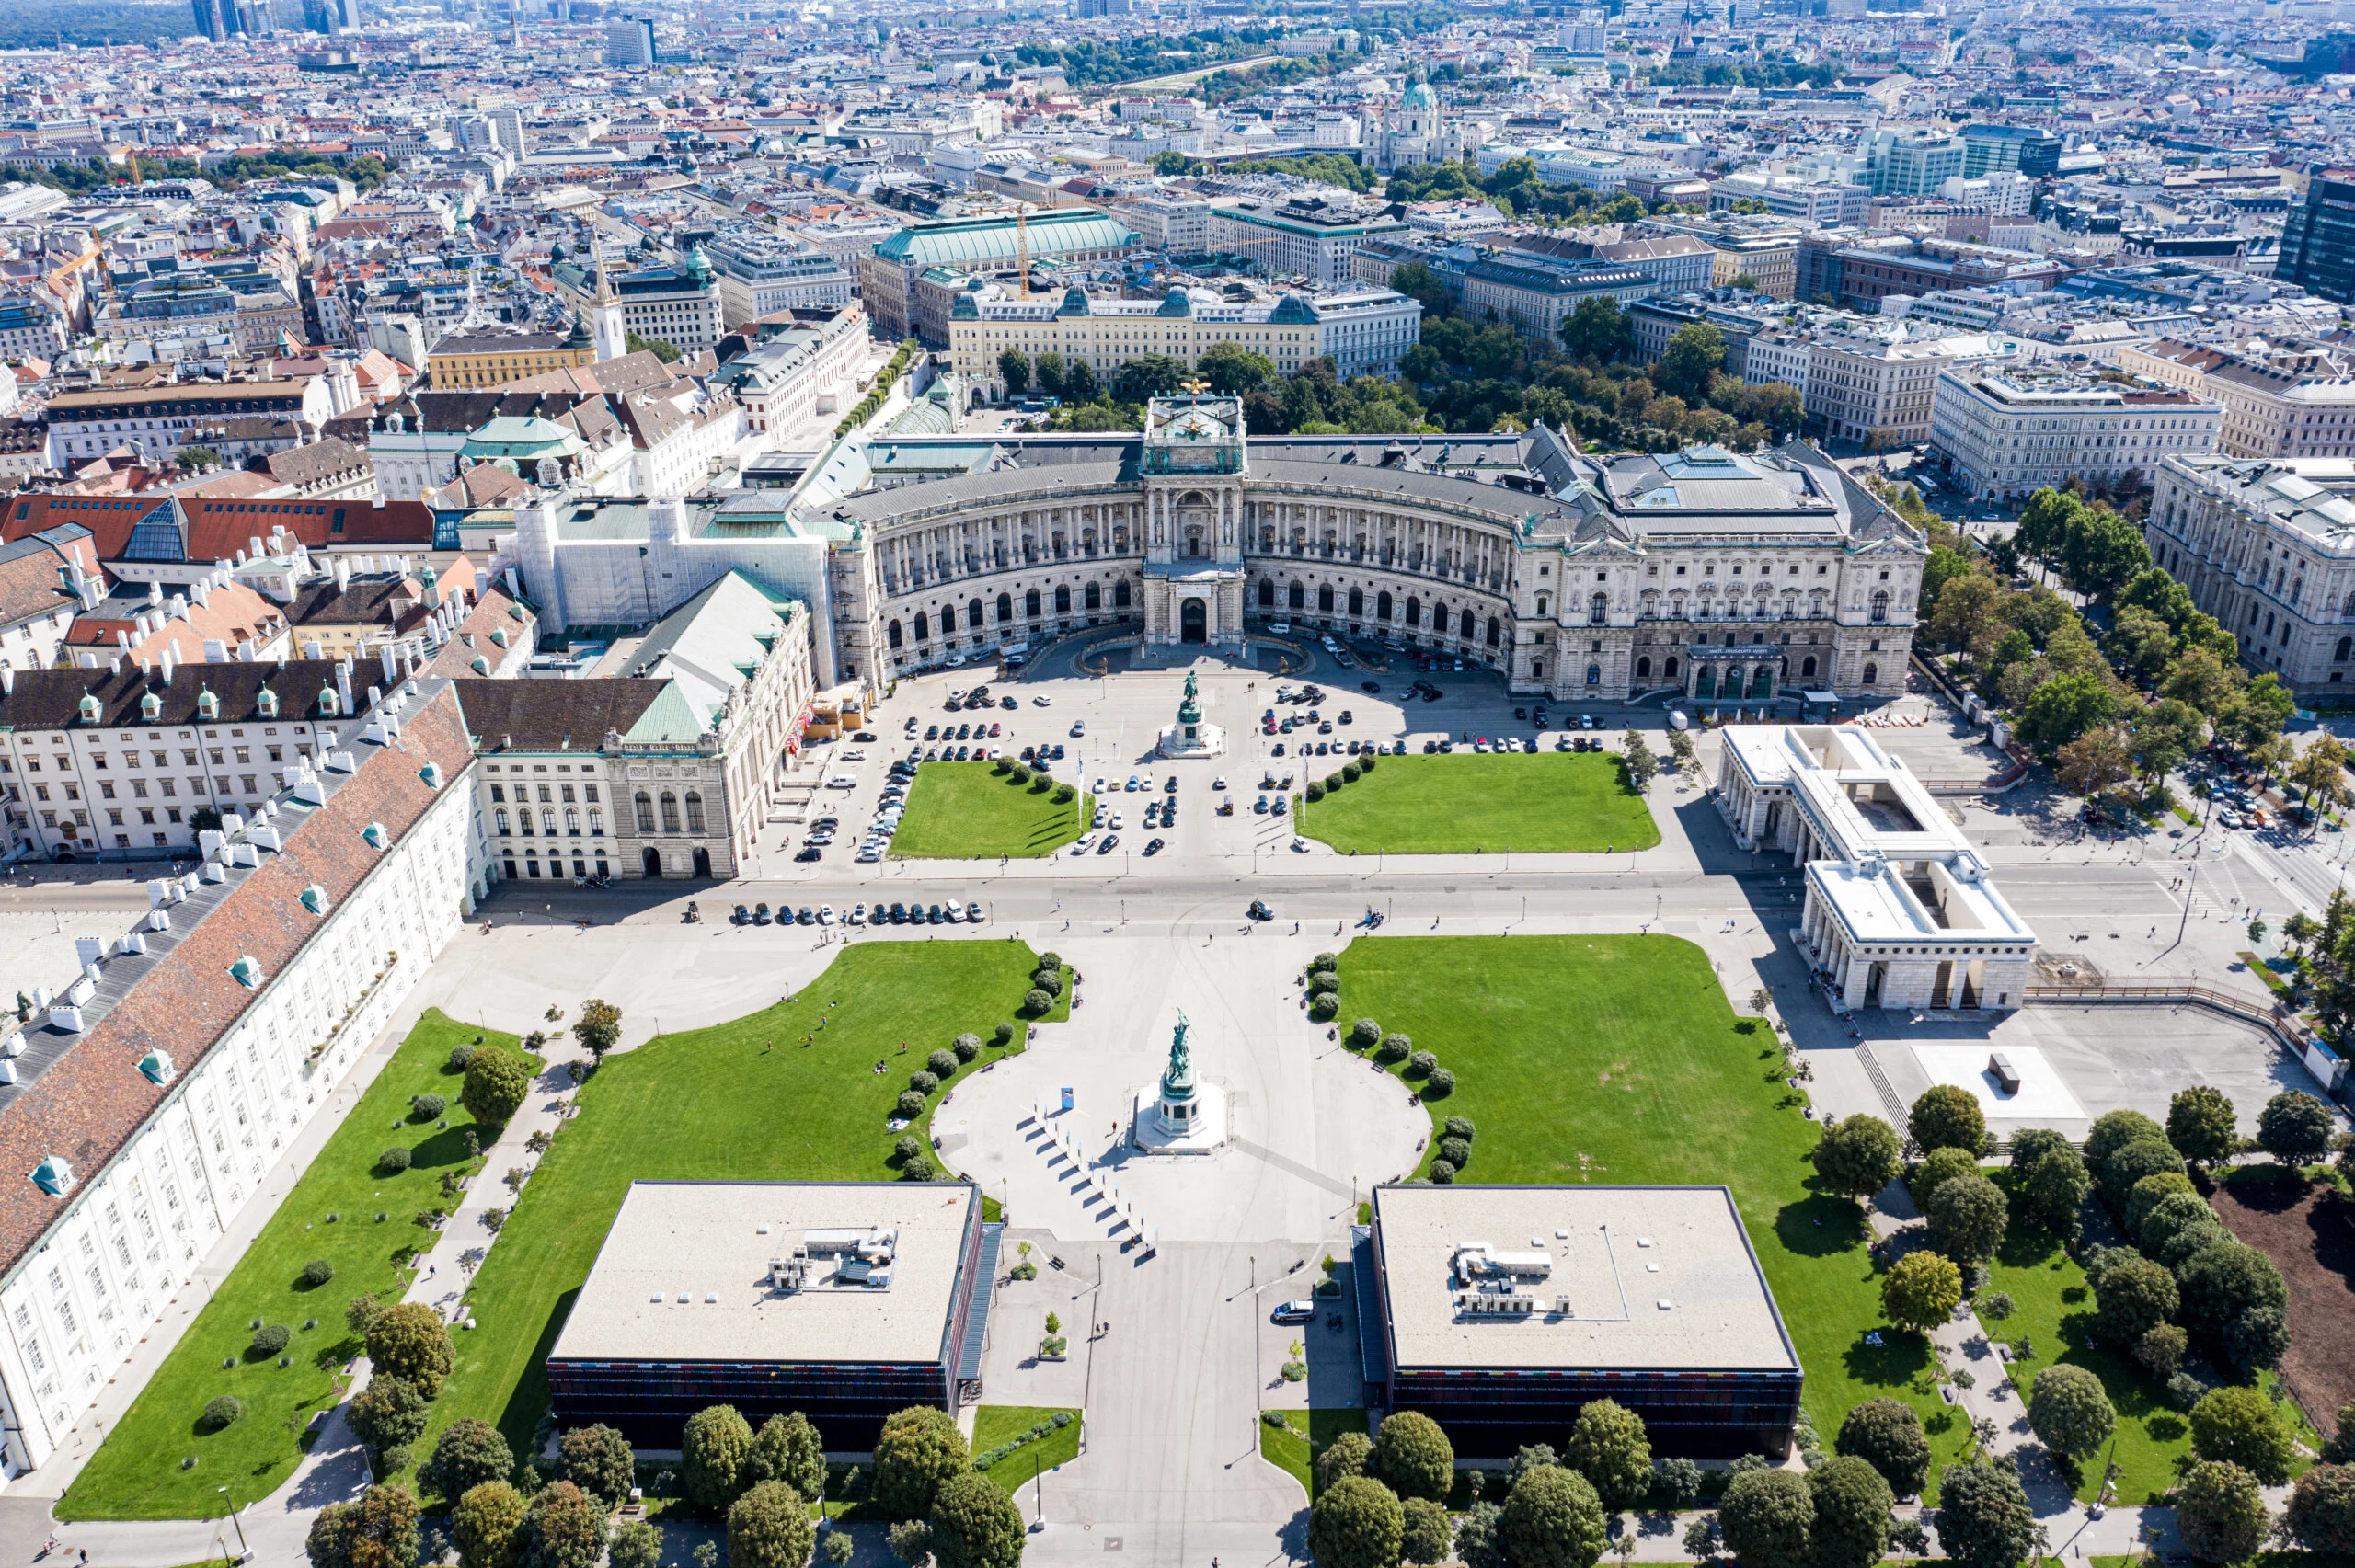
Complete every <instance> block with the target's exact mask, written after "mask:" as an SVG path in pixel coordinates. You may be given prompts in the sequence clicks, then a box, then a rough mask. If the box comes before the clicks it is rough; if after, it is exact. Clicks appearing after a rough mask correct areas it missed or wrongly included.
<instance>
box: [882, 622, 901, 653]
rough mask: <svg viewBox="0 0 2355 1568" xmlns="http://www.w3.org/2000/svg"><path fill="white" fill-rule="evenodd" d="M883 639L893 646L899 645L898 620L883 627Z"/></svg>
mask: <svg viewBox="0 0 2355 1568" xmlns="http://www.w3.org/2000/svg"><path fill="white" fill-rule="evenodd" d="M883 640H884V641H885V642H887V643H889V644H890V645H891V646H892V647H899V646H900V623H899V622H897V621H894V622H892V623H891V624H890V625H888V626H886V627H884V628H883Z"/></svg>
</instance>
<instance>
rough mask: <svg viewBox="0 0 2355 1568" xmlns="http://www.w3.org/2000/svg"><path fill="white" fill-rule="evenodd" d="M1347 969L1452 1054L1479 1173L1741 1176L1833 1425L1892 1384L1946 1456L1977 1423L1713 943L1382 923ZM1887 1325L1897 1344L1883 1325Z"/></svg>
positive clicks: (1644, 1178)
mask: <svg viewBox="0 0 2355 1568" xmlns="http://www.w3.org/2000/svg"><path fill="white" fill-rule="evenodd" d="M1482 760H1483V761H1485V759H1482ZM1503 761H1506V762H1514V761H1528V759H1526V758H1513V757H1507V758H1505V759H1503ZM1340 977H1341V993H1340V994H1341V1012H1340V1022H1341V1024H1342V1032H1343V1034H1344V1036H1346V1035H1347V1033H1348V1024H1349V1022H1350V1020H1352V1019H1355V1018H1360V1017H1372V1018H1374V1019H1375V1020H1377V1021H1378V1022H1379V1023H1380V1024H1381V1025H1382V1027H1383V1028H1384V1029H1385V1030H1396V1031H1401V1032H1403V1033H1405V1034H1407V1035H1408V1036H1412V1038H1413V1040H1414V1043H1415V1046H1416V1047H1417V1048H1418V1049H1423V1050H1430V1051H1433V1052H1436V1053H1437V1054H1438V1057H1439V1060H1440V1064H1441V1065H1442V1066H1443V1067H1446V1068H1449V1069H1451V1070H1453V1071H1454V1073H1455V1076H1456V1090H1455V1093H1454V1094H1453V1095H1452V1096H1451V1097H1449V1098H1448V1099H1445V1100H1442V1101H1438V1102H1436V1103H1434V1104H1431V1105H1430V1110H1431V1112H1432V1116H1433V1120H1434V1121H1435V1122H1436V1121H1438V1120H1440V1119H1442V1118H1444V1117H1446V1116H1468V1117H1470V1118H1471V1119H1472V1121H1473V1123H1474V1124H1475V1126H1476V1128H1477V1131H1478V1137H1477V1138H1476V1139H1475V1141H1474V1143H1473V1152H1472V1162H1471V1163H1470V1165H1468V1166H1467V1167H1466V1168H1465V1174H1464V1176H1463V1178H1462V1179H1463V1180H1465V1181H1472V1182H1588V1181H1591V1182H1706V1183H1713V1184H1722V1185H1727V1186H1729V1187H1731V1188H1732V1189H1733V1195H1734V1200H1735V1203H1736V1205H1737V1206H1738V1207H1739V1208H1740V1211H1741V1216H1742V1219H1743V1221H1744V1222H1745V1223H1746V1224H1747V1226H1748V1227H1749V1230H1750V1240H1751V1244H1752V1246H1754V1247H1755V1248H1756V1249H1757V1251H1758V1255H1759V1259H1760V1262H1761V1263H1762V1265H1763V1266H1764V1268H1765V1271H1766V1277H1767V1282H1768V1284H1769V1285H1770V1286H1772V1288H1773V1289H1774V1292H1775V1300H1776V1302H1777V1303H1778V1304H1779V1305H1780V1306H1781V1308H1782V1312H1783V1321H1784V1323H1785V1325H1786V1327H1787V1328H1788V1330H1789V1332H1790V1335H1791V1340H1792V1343H1793V1345H1796V1346H1797V1348H1798V1354H1799V1362H1800V1365H1801V1366H1802V1367H1803V1368H1805V1370H1806V1374H1807V1388H1806V1394H1805V1401H1806V1406H1807V1409H1808V1412H1809V1414H1810V1415H1811V1416H1812V1417H1813V1419H1814V1421H1815V1424H1816V1430H1817V1432H1818V1433H1819V1434H1820V1435H1821V1438H1822V1440H1823V1442H1824V1444H1825V1445H1826V1446H1827V1447H1829V1445H1830V1442H1831V1439H1832V1435H1833V1434H1834V1433H1836V1432H1837V1431H1838V1430H1839V1426H1840V1421H1841V1418H1842V1417H1843V1416H1844V1415H1845V1414H1846V1413H1847V1412H1848V1411H1849V1409H1850V1408H1852V1407H1853V1406H1855V1405H1856V1404H1859V1403H1861V1402H1864V1401H1866V1400H1867V1399H1873V1398H1877V1397H1879V1396H1882V1395H1887V1396H1890V1397H1891V1398H1895V1399H1900V1400H1903V1401H1904V1402H1907V1403H1909V1404H1912V1405H1913V1406H1914V1407H1915V1408H1916V1409H1918V1410H1919V1411H1921V1413H1922V1414H1923V1418H1924V1424H1925V1425H1927V1426H1928V1427H1929V1428H1930V1441H1931V1445H1932V1447H1933V1448H1934V1449H1935V1451H1936V1454H1937V1457H1938V1459H1939V1460H1940V1461H1941V1462H1944V1461H1947V1460H1950V1459H1954V1458H1956V1457H1957V1456H1958V1455H1959V1453H1960V1451H1961V1448H1962V1445H1963V1440H1964V1438H1965V1436H1967V1432H1966V1430H1965V1424H1964V1423H1963V1422H1962V1421H1960V1420H1959V1419H1958V1418H1957V1417H1956V1416H1955V1414H1954V1413H1953V1412H1952V1411H1950V1410H1948V1409H1947V1407H1946V1406H1945V1405H1944V1404H1943V1403H1941V1402H1939V1400H1938V1398H1937V1392H1936V1381H1935V1375H1934V1372H1933V1370H1932V1368H1933V1362H1932V1359H1931V1356H1930V1353H1929V1348H1928V1345H1926V1344H1925V1343H1924V1341H1923V1340H1922V1339H1921V1338H1920V1336H1918V1335H1915V1334H1911V1333H1901V1332H1899V1331H1897V1330H1896V1329H1893V1328H1891V1327H1890V1325H1889V1324H1888V1322H1886V1320H1885V1319H1884V1318H1883V1317H1882V1314H1881V1310H1880V1287H1879V1279H1878V1275H1877V1273H1876V1272H1875V1270H1874V1267H1873V1265H1872V1260H1871V1258H1870V1256H1869V1255H1868V1254H1867V1252H1866V1250H1865V1245H1866V1243H1865V1231H1864V1217H1863V1214H1862V1212H1861V1211H1860V1210H1859V1209H1858V1208H1857V1207H1856V1206H1855V1205H1854V1204H1852V1203H1850V1202H1848V1201H1847V1200H1846V1199H1844V1198H1838V1197H1833V1196H1829V1195H1827V1194H1821V1193H1818V1192H1816V1191H1815V1189H1814V1186H1813V1185H1812V1184H1813V1177H1814V1169H1813V1167H1812V1166H1810V1165H1809V1163H1808V1162H1807V1154H1808V1151H1809V1150H1810V1149H1812V1148H1813V1147H1814V1145H1815V1141H1816V1137H1817V1132H1816V1124H1815V1123H1813V1122H1811V1121H1809V1120H1807V1119H1806V1117H1805V1116H1803V1115H1802V1107H1803V1106H1804V1105H1805V1104H1806V1100H1805V1097H1804V1096H1803V1095H1801V1094H1798V1093H1794V1092H1793V1091H1791V1090H1789V1089H1787V1088H1786V1087H1785V1085H1784V1082H1783V1079H1782V1076H1781V1072H1780V1066H1781V1061H1782V1054H1781V1051H1780V1050H1779V1048H1778V1047H1776V1045H1775V1038H1774V1036H1773V1035H1772V1034H1770V1033H1769V1032H1768V1031H1767V1029H1766V1027H1765V1025H1764V1024H1763V1023H1755V1022H1754V1021H1742V1020H1737V1019H1736V1017H1735V1015H1734V1013H1733V1010H1732V1008H1731V1007H1730V1006H1729V1005H1728V1003H1727V1001H1726V998H1725V993H1724V991H1723V990H1722V989H1721V988H1720V987H1719V985H1718V983H1717V975H1716V973H1715V972H1714V971H1713V970H1712V969H1711V967H1710V966H1709V960H1708V958H1707V956H1706V955H1704V954H1703V953H1702V951H1701V949H1700V948H1698V947H1696V946H1694V944H1691V943H1689V942H1684V941H1682V940H1680V939H1678V938H1675V937H1668V936H1592V937H1586V936H1562V937H1555V936H1515V937H1395V938H1394V937H1368V938H1362V939H1360V940H1358V941H1356V942H1353V943H1351V944H1350V946H1349V948H1348V950H1347V951H1346V952H1344V953H1343V954H1342V955H1341V959H1340ZM1745 1022H1751V1024H1752V1028H1753V1030H1754V1032H1752V1033H1743V1032H1742V1026H1743V1024H1744V1023H1745ZM1432 1141H1433V1144H1434V1146H1436V1144H1437V1141H1438V1140H1437V1138H1436V1137H1434V1138H1433V1139H1432ZM1874 1329H1881V1330H1883V1331H1884V1333H1883V1339H1884V1343H1883V1344H1882V1345H1879V1346H1869V1345H1866V1344H1865V1335H1866V1334H1867V1333H1869V1332H1871V1331H1872V1330H1874ZM1481 1457H1483V1458H1487V1457H1490V1456H1481Z"/></svg>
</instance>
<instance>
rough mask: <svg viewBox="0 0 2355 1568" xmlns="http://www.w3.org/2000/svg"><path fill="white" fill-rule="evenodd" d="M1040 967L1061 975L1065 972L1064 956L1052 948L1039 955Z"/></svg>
mask: <svg viewBox="0 0 2355 1568" xmlns="http://www.w3.org/2000/svg"><path fill="white" fill-rule="evenodd" d="M1039 967H1040V968H1042V969H1052V970H1054V971H1055V973H1057V974H1059V975H1060V974H1062V973H1063V955H1062V954H1060V953H1057V952H1055V951H1054V950H1053V949H1051V948H1050V949H1049V950H1048V951H1046V952H1044V953H1041V954H1040V955H1039Z"/></svg>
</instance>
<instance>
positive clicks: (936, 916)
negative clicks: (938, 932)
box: [924, 904, 940, 925]
mask: <svg viewBox="0 0 2355 1568" xmlns="http://www.w3.org/2000/svg"><path fill="white" fill-rule="evenodd" d="M924 923H925V924H926V925H938V924H939V923H940V906H939V905H938V904H935V905H933V906H932V908H930V909H928V910H925V912H924Z"/></svg>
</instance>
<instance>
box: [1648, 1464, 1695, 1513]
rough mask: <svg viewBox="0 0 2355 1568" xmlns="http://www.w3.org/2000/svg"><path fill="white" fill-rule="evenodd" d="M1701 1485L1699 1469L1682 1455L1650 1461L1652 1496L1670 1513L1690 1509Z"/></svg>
mask: <svg viewBox="0 0 2355 1568" xmlns="http://www.w3.org/2000/svg"><path fill="white" fill-rule="evenodd" d="M1702 1483H1703V1477H1702V1475H1701V1467H1700V1466H1699V1465H1697V1464H1694V1462H1693V1461H1692V1460H1691V1459H1686V1458H1684V1457H1683V1455H1682V1454H1679V1455H1676V1456H1674V1457H1673V1458H1671V1459H1654V1460H1653V1461H1652V1495H1653V1496H1654V1497H1656V1498H1658V1499H1659V1500H1660V1504H1661V1505H1663V1506H1664V1507H1666V1508H1668V1509H1669V1510H1670V1511H1671V1512H1674V1511H1676V1510H1679V1509H1683V1508H1689V1507H1691V1506H1692V1505H1693V1504H1694V1500H1696V1499H1697V1498H1698V1497H1699V1496H1700V1495H1701V1487H1702Z"/></svg>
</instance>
